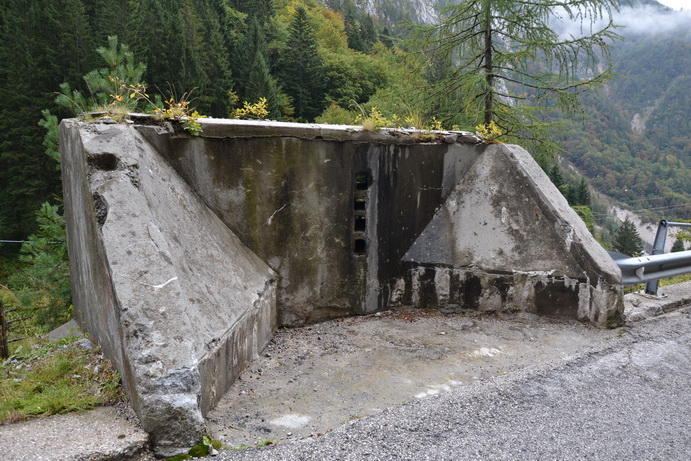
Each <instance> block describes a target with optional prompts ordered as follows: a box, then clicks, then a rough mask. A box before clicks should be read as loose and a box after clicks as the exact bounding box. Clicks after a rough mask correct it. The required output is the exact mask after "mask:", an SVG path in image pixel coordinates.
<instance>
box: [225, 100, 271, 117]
mask: <svg viewBox="0 0 691 461" xmlns="http://www.w3.org/2000/svg"><path fill="white" fill-rule="evenodd" d="M268 115H269V109H268V101H267V100H266V98H259V101H257V102H256V103H254V104H252V103H250V102H248V101H245V102H244V103H243V105H242V107H238V108H237V109H235V110H233V111H232V112H231V113H230V116H231V118H240V119H246V120H264V119H265V118H266V117H268Z"/></svg>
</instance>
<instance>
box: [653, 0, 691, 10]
mask: <svg viewBox="0 0 691 461" xmlns="http://www.w3.org/2000/svg"><path fill="white" fill-rule="evenodd" d="M657 1H658V2H660V3H662V4H663V5H667V6H668V7H670V8H674V9H675V10H680V9H682V8H686V9H689V8H690V7H691V1H689V0H657Z"/></svg>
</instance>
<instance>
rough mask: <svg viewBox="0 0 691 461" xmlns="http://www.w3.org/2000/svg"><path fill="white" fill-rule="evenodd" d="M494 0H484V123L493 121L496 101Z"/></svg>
mask: <svg viewBox="0 0 691 461" xmlns="http://www.w3.org/2000/svg"><path fill="white" fill-rule="evenodd" d="M491 3H492V0H483V6H482V7H483V8H484V11H483V13H484V23H485V24H484V30H485V34H484V35H485V53H484V54H485V82H486V83H487V88H486V90H485V91H486V92H485V114H484V123H485V125H489V124H490V122H491V121H492V119H493V117H492V115H493V114H492V111H493V103H494V64H493V62H492V7H491Z"/></svg>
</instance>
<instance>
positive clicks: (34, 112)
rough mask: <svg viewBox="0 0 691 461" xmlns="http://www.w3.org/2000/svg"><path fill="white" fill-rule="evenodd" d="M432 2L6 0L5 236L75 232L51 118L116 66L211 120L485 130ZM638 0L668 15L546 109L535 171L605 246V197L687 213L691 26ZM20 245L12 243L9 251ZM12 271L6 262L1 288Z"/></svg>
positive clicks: (648, 4) (74, 110) (1, 150)
mask: <svg viewBox="0 0 691 461" xmlns="http://www.w3.org/2000/svg"><path fill="white" fill-rule="evenodd" d="M593 1H596V0H593ZM597 1H602V2H605V1H607V2H609V3H618V2H616V0H597ZM423 3H424V4H426V5H432V4H434V3H435V2H433V1H431V0H430V1H427V2H422V1H413V0H410V1H401V2H389V1H384V0H382V1H358V0H324V1H321V0H1V1H0V100H1V101H2V104H0V240H26V239H27V238H28V237H29V236H30V235H32V234H33V235H34V236H35V240H34V244H36V245H37V249H35V255H34V257H33V260H32V256H31V251H32V250H31V248H29V249H25V250H24V253H25V254H24V257H25V258H26V259H27V261H29V262H31V261H34V260H38V259H40V258H39V257H38V256H36V255H40V254H41V250H40V245H48V244H49V243H50V242H54V241H56V239H58V240H59V239H60V238H64V237H61V236H60V235H54V231H55V229H56V226H57V227H59V226H58V225H57V224H56V222H57V221H56V220H59V218H60V208H59V207H60V203H61V199H60V196H61V193H62V191H61V183H60V168H59V161H56V160H57V158H58V156H57V153H56V148H57V138H56V132H55V126H56V123H57V122H58V121H59V120H60V119H62V118H65V117H73V116H75V115H78V113H79V109H80V107H79V106H80V103H82V104H83V103H84V101H85V100H86V99H80V98H81V95H86V96H89V95H91V96H92V98H91V99H92V102H94V101H99V98H101V99H100V102H102V103H103V102H104V101H105V102H106V103H107V101H108V100H109V98H110V99H112V98H117V97H120V96H121V95H120V96H118V95H113V94H109V93H108V91H107V90H104V89H103V88H107V87H108V84H107V82H105V86H103V82H104V81H105V80H106V79H107V78H109V77H111V76H114V75H121V76H123V77H122V79H123V81H124V80H129V83H135V84H137V85H139V86H138V88H146V90H145V91H146V92H147V94H148V95H149V96H150V99H151V100H152V101H158V102H157V104H160V103H161V101H166V100H175V101H181V100H188V101H189V103H190V105H191V106H193V107H194V109H195V110H197V111H198V112H199V113H201V114H204V115H206V116H211V117H229V116H230V117H237V116H240V115H245V116H247V115H248V114H249V116H252V115H257V114H258V113H261V118H268V119H273V120H285V121H297V122H313V121H317V122H328V123H345V124H352V123H362V121H363V119H365V118H368V119H370V120H372V119H374V121H375V122H376V123H377V124H378V125H379V126H381V125H384V124H394V125H396V126H405V127H408V126H415V127H417V128H423V129H432V128H444V129H461V130H468V131H475V130H476V127H477V126H478V124H480V123H482V115H480V113H479V112H480V111H479V110H476V111H473V106H472V104H469V101H467V100H464V99H463V98H464V96H463V95H462V94H459V93H458V92H456V93H454V91H455V90H454V89H453V88H451V89H449V87H448V86H447V87H444V86H443V85H440V84H441V83H444V82H450V81H451V82H453V81H454V80H453V79H454V75H455V74H454V73H453V64H454V63H457V62H458V61H459V59H460V57H459V56H458V55H453V53H451V54H449V55H447V56H436V55H434V53H432V52H429V49H430V48H433V47H434V39H430V36H429V35H427V36H426V35H425V34H424V33H419V31H416V29H415V28H414V27H411V24H412V23H414V22H416V21H418V22H423V21H429V20H430V18H429V12H430V11H432V10H431V9H429V8H428V9H425V10H424V11H422V10H420V4H423ZM444 3H447V2H438V4H444ZM508 3H510V2H509V1H508V0H497V5H502V4H508ZM631 3H632V4H633V8H634V13H635V12H636V11H637V12H638V13H636V14H637V16H639V17H640V16H645V15H644V14H642V13H641V10H635V8H654V9H655V10H654V11H655V12H656V14H657V13H660V14H667V15H668V16H665V18H667V19H669V21H666V22H663V23H664V24H666V25H665V27H660V26H659V24H663V23H659V24H658V26H656V27H657V28H656V29H655V30H652V29H650V28H647V29H646V28H637V27H635V24H633V23H627V24H626V26H627V27H623V28H621V29H617V30H616V32H617V33H618V34H619V35H621V37H622V38H621V39H620V40H615V41H613V42H612V43H613V46H612V49H611V54H610V55H609V56H607V57H605V56H602V57H601V62H599V63H597V64H598V65H599V66H600V67H603V66H604V65H605V64H606V63H609V62H611V63H612V71H613V73H612V75H611V77H612V78H611V79H610V80H608V81H607V82H606V83H605V84H603V85H599V86H595V87H593V88H592V89H588V90H587V91H583V92H581V94H580V100H581V106H580V109H578V110H575V111H572V112H571V113H569V114H567V115H563V113H561V112H550V111H547V112H546V113H544V114H542V115H540V117H541V121H542V122H546V123H547V125H545V126H546V127H547V129H548V130H549V129H550V128H549V127H550V125H549V123H552V122H559V123H560V125H557V127H556V128H555V129H552V131H548V135H549V138H550V139H551V140H552V141H553V142H554V144H555V145H557V146H558V148H557V149H556V150H552V151H551V154H550V155H549V156H547V157H541V158H540V159H539V160H540V164H541V166H543V168H544V169H545V171H546V172H547V173H548V174H549V176H550V178H551V179H552V181H553V182H554V183H555V184H556V185H557V186H558V187H559V189H560V190H561V191H562V193H563V194H564V195H565V196H566V197H567V199H568V200H569V202H570V203H571V205H573V206H574V207H575V209H576V211H577V212H578V213H579V215H580V216H581V217H582V218H583V219H584V220H585V221H586V224H588V226H589V228H590V229H591V230H593V232H594V233H595V234H596V237H598V238H599V239H600V241H601V242H602V243H603V245H605V246H606V247H610V248H611V247H612V246H613V244H614V241H613V240H614V234H615V232H616V230H617V226H618V223H617V222H608V220H607V216H606V215H607V203H608V202H607V201H606V200H613V201H615V202H616V203H618V204H620V205H622V206H625V207H628V208H631V209H634V210H637V211H640V212H641V213H642V214H643V215H644V216H645V217H647V218H648V219H650V220H651V221H655V220H659V219H662V218H666V219H672V220H678V219H691V171H690V168H691V114H690V113H689V112H691V109H690V108H691V104H690V103H691V101H690V98H691V77H689V75H691V35H689V33H688V26H687V24H685V23H684V22H683V21H682V22H679V21H676V22H675V18H676V17H675V16H674V13H672V12H670V11H665V10H664V9H662V8H661V6H660V5H659V4H657V3H656V2H655V1H653V0H637V1H632V2H631ZM365 6H366V7H367V8H368V9H365V8H364V7H365ZM627 8H631V7H627ZM440 11H442V12H441V13H438V14H440V15H441V16H443V14H444V13H443V10H440ZM622 11H623V9H622ZM646 11H649V10H646ZM423 13H424V14H423ZM687 17H688V16H687ZM618 19H622V20H623V21H624V22H626V18H624V17H622V16H617V15H615V16H614V20H615V22H616V21H617V20H618ZM632 24H633V25H632ZM675 24H676V26H675ZM574 73H576V74H577V73H578V70H577V69H576V70H575V71H574ZM85 76H86V77H85ZM118 81H120V80H118ZM99 82H101V83H99ZM99 88H100V89H99ZM504 90H507V89H503V90H502V91H504ZM508 90H511V88H508ZM508 90H507V91H508ZM99 91H100V93H99ZM143 91H144V90H142V94H143ZM60 93H62V96H60V97H59V94H60ZM538 96H539V95H537V94H535V93H533V94H530V93H528V94H527V95H525V96H524V97H525V99H537V97H538ZM521 97H523V96H521ZM498 101H499V102H501V98H499V99H498ZM259 106H261V111H257V109H258V107H259ZM248 107H249V108H250V109H247V108H248ZM243 108H244V109H243ZM81 109H82V110H86V109H88V108H86V107H84V108H81ZM91 109H93V107H92V108H91ZM137 109H138V110H142V109H141V108H139V107H138V108H137ZM508 141H509V142H518V143H520V142H521V141H520V138H510V139H508ZM526 147H528V148H530V147H531V146H530V145H526ZM51 223H52V224H55V226H52V225H51ZM36 239H37V240H36ZM41 239H43V240H41ZM19 248H20V246H19V245H18V244H14V243H0V255H5V256H7V255H8V254H9V255H10V256H12V255H14V256H12V257H16V254H17V252H18V251H19ZM0 266H2V264H0ZM9 267H14V266H9ZM51 267H52V266H51ZM12 270H13V269H5V271H4V272H5V273H3V271H2V270H0V285H2V284H4V283H6V280H7V277H8V275H7V273H8V272H11V271H12ZM61 270H63V271H64V270H66V268H64V267H63V269H61ZM39 272H40V271H39ZM17 283H19V282H17ZM59 290H62V291H65V292H66V293H67V292H68V291H69V287H67V288H65V287H59ZM65 297H66V301H65V302H69V295H68V294H66V295H65Z"/></svg>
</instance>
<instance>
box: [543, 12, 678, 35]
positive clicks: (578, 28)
mask: <svg viewBox="0 0 691 461" xmlns="http://www.w3.org/2000/svg"><path fill="white" fill-rule="evenodd" d="M612 16H613V20H614V24H615V25H617V26H619V28H618V29H616V30H615V31H616V32H617V33H619V34H620V35H623V36H630V35H657V34H664V33H668V32H672V31H676V32H679V33H682V34H684V35H687V34H689V24H691V10H682V11H672V10H662V9H660V8H659V7H658V8H656V7H652V6H647V5H646V6H639V7H636V8H632V7H630V6H625V7H622V8H621V9H620V10H619V11H618V12H617V11H614V12H613V15H612ZM606 24H607V21H606V20H604V19H599V20H597V21H594V22H593V24H591V23H590V20H589V19H588V18H586V20H584V21H570V20H569V19H568V16H566V15H565V14H561V15H559V14H557V17H556V18H555V19H554V20H553V21H552V23H551V26H552V27H553V29H554V30H555V31H556V32H557V33H559V35H560V36H561V37H564V38H566V37H570V36H573V37H581V36H583V35H590V34H592V33H593V32H596V31H598V30H599V29H601V28H603V27H604V26H605V25H606Z"/></svg>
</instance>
